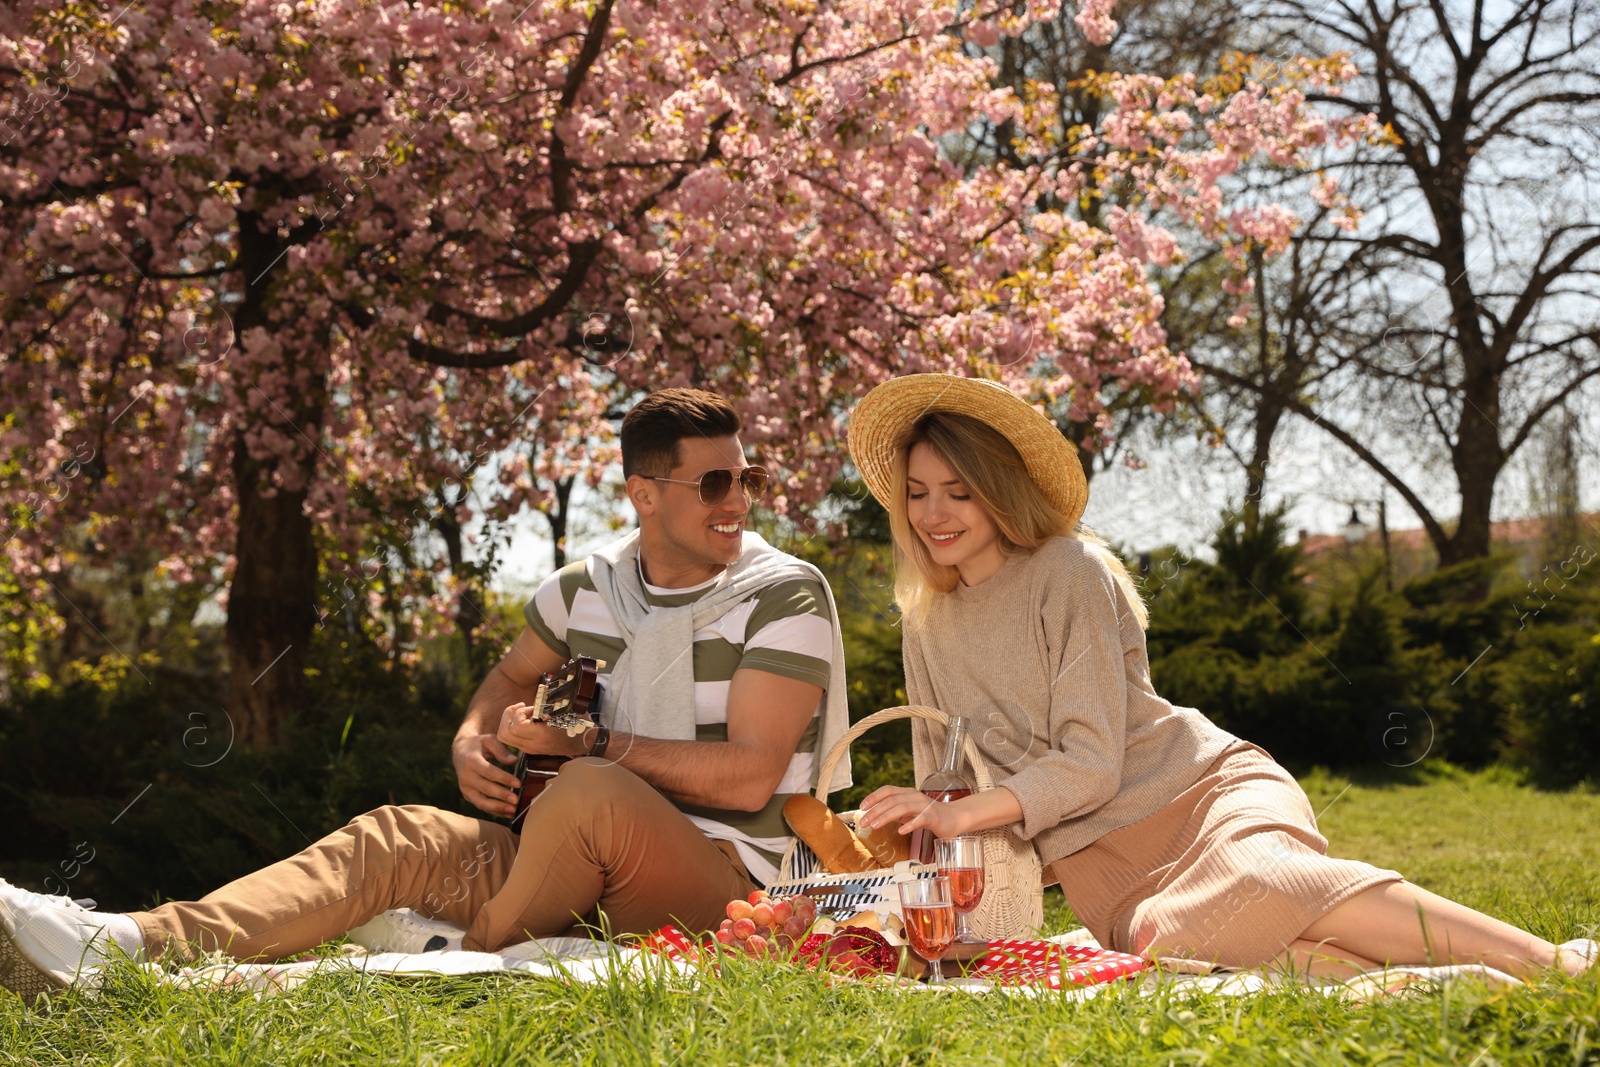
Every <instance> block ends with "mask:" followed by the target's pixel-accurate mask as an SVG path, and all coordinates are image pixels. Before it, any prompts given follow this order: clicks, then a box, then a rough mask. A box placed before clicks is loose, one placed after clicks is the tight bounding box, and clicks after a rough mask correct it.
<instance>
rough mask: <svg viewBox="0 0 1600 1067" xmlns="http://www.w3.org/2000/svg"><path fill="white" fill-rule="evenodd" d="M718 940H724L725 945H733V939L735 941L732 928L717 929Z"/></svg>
mask: <svg viewBox="0 0 1600 1067" xmlns="http://www.w3.org/2000/svg"><path fill="white" fill-rule="evenodd" d="M717 940H718V941H720V942H722V943H723V944H724V945H732V944H733V941H734V937H733V931H732V930H726V929H724V930H718V931H717Z"/></svg>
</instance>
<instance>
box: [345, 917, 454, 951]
mask: <svg viewBox="0 0 1600 1067" xmlns="http://www.w3.org/2000/svg"><path fill="white" fill-rule="evenodd" d="M466 936H467V932H466V931H465V930H463V929H461V927H459V926H457V925H456V924H455V923H447V922H445V921H444V920H442V919H424V918H423V917H422V916H420V915H418V914H417V913H416V912H414V911H412V910H411V909H410V908H396V909H395V910H393V911H386V912H383V913H382V914H381V915H379V916H378V917H377V918H375V919H373V920H372V921H371V922H369V923H367V924H366V925H365V926H358V927H356V928H355V929H354V930H351V931H350V940H351V941H354V942H355V943H356V944H358V945H360V946H362V947H363V948H365V949H366V950H367V951H368V952H372V953H379V952H405V953H410V954H415V953H418V952H438V951H439V950H440V949H457V948H460V947H461V940H462V938H464V937H466Z"/></svg>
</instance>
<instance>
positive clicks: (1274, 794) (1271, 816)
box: [1050, 741, 1403, 968]
mask: <svg viewBox="0 0 1600 1067" xmlns="http://www.w3.org/2000/svg"><path fill="white" fill-rule="evenodd" d="M1050 872H1051V874H1052V875H1053V876H1054V877H1055V878H1056V879H1057V880H1059V881H1060V883H1061V888H1062V890H1063V891H1064V892H1065V893H1066V896H1067V902H1068V903H1070V904H1071V905H1072V910H1073V912H1074V913H1075V914H1076V915H1077V917H1078V920H1079V921H1080V922H1082V923H1083V925H1084V926H1086V927H1088V928H1089V931H1090V933H1092V934H1094V936H1095V938H1096V939H1097V940H1098V941H1099V942H1100V944H1102V945H1105V946H1108V947H1110V948H1115V949H1117V950H1119V951H1121V952H1132V953H1137V954H1140V955H1147V956H1150V957H1155V956H1181V957H1187V958H1190V959H1196V960H1204V961H1207V962H1211V963H1215V964H1217V965H1218V966H1221V967H1232V968H1248V967H1259V966H1261V965H1262V964H1264V963H1266V962H1268V961H1269V960H1271V959H1272V958H1273V957H1275V956H1277V955H1279V954H1280V953H1282V952H1283V950H1284V948H1285V946H1287V945H1288V944H1289V943H1290V942H1292V941H1294V940H1295V939H1296V938H1298V937H1299V936H1300V934H1301V932H1302V931H1304V930H1305V928H1306V927H1308V926H1310V925H1311V924H1312V923H1313V922H1315V921H1316V920H1317V919H1319V918H1321V917H1322V916H1323V915H1326V914H1327V913H1328V912H1329V911H1331V910H1332V909H1333V908H1334V907H1336V906H1337V905H1339V904H1341V903H1343V902H1344V901H1346V900H1348V899H1350V898H1351V897H1353V896H1355V895H1356V894H1357V893H1360V892H1363V891H1364V890H1367V889H1371V888H1372V887H1373V886H1378V885H1385V884H1387V883H1389V882H1398V881H1403V879H1402V878H1401V876H1400V875H1399V874H1397V873H1396V872H1394V871H1386V870H1381V869H1379V868H1377V867H1373V866H1372V865H1370V864H1366V863H1360V862H1358V861H1355V860H1343V859H1332V858H1330V857H1329V856H1328V842H1327V839H1326V838H1324V837H1323V836H1322V835H1321V834H1319V833H1318V832H1317V822H1316V816H1315V814H1314V813H1313V812H1312V810H1311V802H1310V801H1309V800H1307V799H1306V794H1305V791H1304V790H1302V789H1301V788H1300V784H1299V783H1298V782H1296V781H1295V780H1294V779H1293V778H1292V777H1290V775H1289V773H1288V772H1287V771H1285V770H1284V769H1283V768H1282V767H1280V766H1278V764H1277V763H1276V762H1274V761H1273V759H1272V757H1271V756H1269V755H1267V753H1266V752H1264V751H1262V750H1261V749H1260V748H1257V747H1256V746H1255V745H1252V744H1250V743H1249V742H1246V741H1241V742H1238V743H1237V744H1234V745H1230V746H1229V747H1228V748H1227V749H1226V750H1225V751H1224V752H1223V753H1222V755H1221V756H1219V757H1217V760H1216V762H1214V763H1213V764H1212V765H1211V766H1210V767H1208V768H1207V769H1206V773H1205V774H1204V775H1202V776H1201V778H1200V780H1199V781H1197V782H1196V783H1195V784H1194V785H1192V786H1190V787H1189V788H1188V789H1186V790H1184V792H1182V793H1181V794H1179V795H1178V796H1177V797H1176V798H1175V799H1173V800H1172V801H1171V802H1170V803H1168V804H1167V805H1166V806H1165V807H1163V808H1161V809H1160V810H1159V811H1157V812H1155V813H1154V814H1152V815H1148V816H1146V817H1145V818H1143V819H1140V820H1139V821H1138V822H1136V823H1132V824H1131V825H1128V826H1124V827H1121V828H1120V829H1117V830H1113V831H1112V832H1111V833H1109V834H1107V835H1105V836H1104V837H1102V838H1100V839H1099V840H1098V841H1096V842H1095V843H1094V844H1092V845H1090V846H1088V847H1087V848H1084V849H1082V850H1080V851H1078V852H1074V853H1073V854H1072V855H1070V856H1067V857H1065V858H1063V859H1061V860H1058V861H1056V862H1055V863H1053V864H1052V865H1051V867H1050Z"/></svg>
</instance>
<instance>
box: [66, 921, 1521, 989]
mask: <svg viewBox="0 0 1600 1067" xmlns="http://www.w3.org/2000/svg"><path fill="white" fill-rule="evenodd" d="M1045 940H1048V941H1053V942H1056V943H1057V944H1061V945H1079V946H1085V947H1096V948H1097V947H1099V946H1098V945H1097V944H1096V942H1095V941H1094V938H1093V937H1092V936H1091V935H1090V934H1089V932H1088V931H1087V930H1084V929H1078V930H1073V931H1070V932H1068V933H1065V934H1058V935H1056V936H1055V937H1050V938H1046V939H1045ZM354 951H357V952H359V951H360V950H359V949H355V950H354ZM146 968H147V969H148V970H149V971H150V972H151V973H152V974H155V975H158V976H159V977H160V979H161V980H162V981H163V982H166V983H168V984H170V985H173V986H177V987H180V988H198V987H205V986H218V987H230V988H245V989H250V990H254V991H256V992H257V993H261V994H266V993H279V992H283V991H284V990H287V989H293V988H294V987H295V986H298V985H300V984H302V983H304V982H305V981H307V980H308V979H309V978H311V977H312V976H313V975H317V974H331V973H337V972H341V971H348V972H353V973H363V974H374V975H385V976H425V975H468V974H493V973H500V972H504V973H518V974H531V975H537V976H542V977H546V978H554V979H558V980H561V981H566V982H580V983H599V982H606V981H610V980H613V979H617V978H620V979H630V978H638V977H643V976H644V975H646V974H649V975H652V976H658V975H665V976H668V977H672V976H677V977H679V978H681V979H682V980H683V981H685V982H687V983H690V984H693V983H696V982H699V981H702V980H704V978H705V977H706V975H705V972H703V971H701V970H700V969H699V968H697V967H695V966H693V965H691V964H688V963H684V962H681V961H677V960H672V959H668V958H666V957H665V956H661V955H658V954H656V953H653V952H645V951H641V950H639V949H636V948H629V947H626V946H622V945H617V944H612V943H610V942H604V941H592V940H589V939H587V938H566V937H556V938H541V939H537V940H533V941H526V942H523V943H522V944H519V945H513V946H512V947H510V948H508V949H505V950H503V951H501V952H468V951H465V950H460V949H454V950H452V949H445V950H440V951H436V952H420V953H403V952H383V953H379V954H377V955H348V956H339V957H330V958H326V959H319V960H307V961H302V962H295V963H234V962H230V961H225V962H219V963H216V964H212V965H208V966H199V967H185V968H183V969H181V970H179V971H176V972H173V971H167V970H165V969H163V968H161V967H160V966H158V965H155V964H146ZM1197 970H1199V968H1198V967H1197V966H1196V965H1195V964H1193V963H1192V962H1190V961H1184V960H1169V961H1162V966H1160V967H1157V968H1154V969H1152V970H1150V971H1147V972H1145V973H1143V974H1141V975H1139V976H1137V977H1136V978H1134V979H1132V984H1133V985H1134V986H1135V987H1136V988H1137V989H1138V990H1139V992H1140V993H1141V994H1143V995H1151V994H1154V993H1156V992H1158V991H1166V992H1168V993H1171V992H1178V993H1185V992H1187V993H1194V994H1201V993H1210V994H1216V995H1221V996H1251V995H1254V994H1258V993H1263V992H1266V991H1268V990H1270V989H1273V988H1277V987H1282V986H1286V985H1299V986H1303V987H1307V988H1310V989H1313V990H1316V991H1318V992H1323V993H1326V994H1328V995H1331V996H1337V997H1343V998H1351V999H1359V1000H1367V999H1371V998H1373V997H1376V996H1383V995H1386V994H1390V993H1395V992H1399V991H1400V990H1402V989H1428V988H1438V987H1440V986H1443V985H1445V984H1447V983H1450V982H1456V981H1470V982H1474V983H1478V984H1484V985H1488V986H1491V987H1509V986H1518V985H1521V984H1522V983H1521V982H1520V981H1519V980H1518V979H1516V978H1513V977H1512V976H1511V975H1509V974H1506V973H1504V972H1503V971H1497V970H1494V969H1493V968H1490V967H1483V966H1476V965H1475V966H1458V967H1391V968H1389V969H1388V970H1386V971H1381V972H1373V973H1371V974H1367V975H1363V976H1361V977H1359V978H1355V979H1350V980H1347V981H1339V980H1335V979H1326V980H1318V979H1308V978H1305V977H1303V976H1296V975H1289V974H1283V973H1278V972H1273V971H1266V970H1256V971H1238V972H1222V973H1196V971H1197ZM85 977H88V975H85ZM1124 985H1125V984H1124V983H1120V982H1112V983H1105V984H1100V985H1088V986H1072V987H1070V988H1066V989H1062V990H1052V989H1049V988H1045V987H1041V986H1017V985H1004V986H1000V985H994V984H992V983H990V982H986V981H983V980H981V979H950V980H948V981H947V982H946V983H945V984H944V986H943V988H945V989H947V990H951V991H960V992H966V993H991V992H1003V993H1004V994H1006V995H1007V996H1047V997H1060V998H1063V999H1066V1000H1088V999H1091V998H1093V997H1097V996H1100V995H1102V994H1103V993H1105V992H1106V991H1107V990H1108V989H1113V988H1119V987H1123V986H1124ZM884 988H887V989H894V990H898V991H900V992H933V991H937V989H936V988H934V987H929V986H927V985H924V984H923V983H921V982H915V981H910V980H904V981H901V982H896V983H889V982H885V983H884Z"/></svg>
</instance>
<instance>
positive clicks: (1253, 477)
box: [1244, 393, 1283, 533]
mask: <svg viewBox="0 0 1600 1067" xmlns="http://www.w3.org/2000/svg"><path fill="white" fill-rule="evenodd" d="M1282 421H1283V407H1282V406H1281V405H1280V404H1278V403H1277V401H1276V400H1274V399H1271V398H1270V397H1269V396H1268V395H1267V394H1265V393H1263V394H1262V397H1261V406H1260V407H1258V408H1257V409H1256V417H1255V420H1254V422H1255V424H1254V425H1253V426H1252V427H1251V430H1252V441H1251V446H1250V460H1249V462H1248V463H1246V464H1245V468H1244V528H1245V529H1246V530H1248V531H1249V532H1251V533H1254V532H1255V531H1256V529H1257V528H1258V527H1259V526H1260V525H1261V499H1262V497H1263V496H1264V495H1265V494H1266V491H1267V466H1268V464H1270V463H1271V462H1272V439H1273V437H1274V436H1276V435H1277V432H1278V424H1279V423H1280V422H1282Z"/></svg>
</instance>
